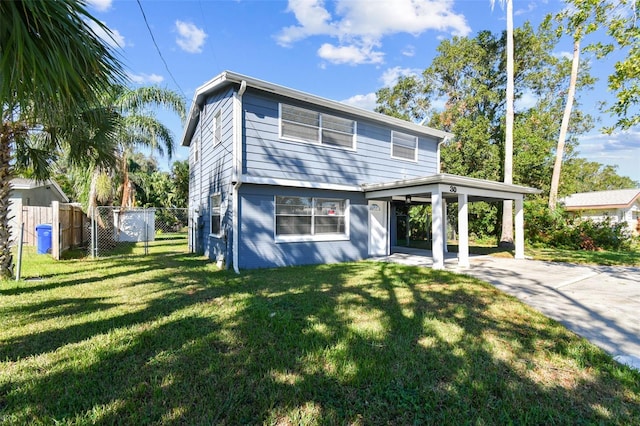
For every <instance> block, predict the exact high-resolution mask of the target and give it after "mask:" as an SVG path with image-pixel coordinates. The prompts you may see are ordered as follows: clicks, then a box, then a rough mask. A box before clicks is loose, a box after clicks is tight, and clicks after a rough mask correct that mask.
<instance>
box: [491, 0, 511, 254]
mask: <svg viewBox="0 0 640 426" xmlns="http://www.w3.org/2000/svg"><path fill="white" fill-rule="evenodd" d="M505 3H506V6H507V93H506V98H507V104H506V112H505V135H504V183H513V115H514V112H513V110H514V105H513V103H514V101H513V97H514V95H513V92H514V84H513V80H514V78H513V74H514V70H513V1H512V0H500V4H501V5H502V6H504V5H505ZM494 4H495V0H491V8H493V6H494ZM500 245H506V246H512V245H513V202H512V201H511V200H507V201H504V202H503V209H502V234H501V236H500Z"/></svg>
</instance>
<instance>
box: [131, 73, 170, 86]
mask: <svg viewBox="0 0 640 426" xmlns="http://www.w3.org/2000/svg"><path fill="white" fill-rule="evenodd" d="M127 76H128V77H129V80H131V81H132V82H134V83H137V84H145V83H152V84H159V83H162V82H163V81H164V77H163V76H161V75H158V74H145V73H140V74H133V73H128V74H127Z"/></svg>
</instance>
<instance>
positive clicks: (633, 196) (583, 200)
mask: <svg viewBox="0 0 640 426" xmlns="http://www.w3.org/2000/svg"><path fill="white" fill-rule="evenodd" d="M638 199H640V189H639V188H635V189H615V190H612V191H595V192H580V193H577V194H572V195H569V196H568V197H565V198H562V199H561V200H560V203H561V204H564V208H565V210H569V211H571V210H603V209H612V208H626V207H630V206H631V205H632V204H633V203H634V202H635V201H636V200H638Z"/></svg>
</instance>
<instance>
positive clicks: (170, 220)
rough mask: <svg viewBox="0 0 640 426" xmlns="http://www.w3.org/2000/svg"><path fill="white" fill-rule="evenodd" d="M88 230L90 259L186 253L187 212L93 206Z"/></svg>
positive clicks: (164, 209) (166, 209)
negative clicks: (178, 251) (164, 252)
mask: <svg viewBox="0 0 640 426" xmlns="http://www.w3.org/2000/svg"><path fill="white" fill-rule="evenodd" d="M88 231H89V235H90V241H89V255H90V256H91V257H106V256H116V255H130V254H141V255H145V254H149V253H151V252H154V253H158V252H161V251H168V252H171V251H177V250H185V251H186V249H187V236H188V210H187V209H178V208H122V207H112V206H108V207H96V208H95V209H94V210H93V212H91V214H90V221H89V230H88Z"/></svg>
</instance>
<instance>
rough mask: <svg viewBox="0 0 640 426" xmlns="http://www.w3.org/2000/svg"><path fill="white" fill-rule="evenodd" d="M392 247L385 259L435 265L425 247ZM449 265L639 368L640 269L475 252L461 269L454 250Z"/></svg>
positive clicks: (447, 266)
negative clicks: (494, 255) (494, 287)
mask: <svg viewBox="0 0 640 426" xmlns="http://www.w3.org/2000/svg"><path fill="white" fill-rule="evenodd" d="M393 249H394V253H393V254H392V255H391V256H388V257H386V258H384V260H387V261H390V262H396V263H402V264H407V265H416V266H431V256H430V254H431V253H430V252H428V251H426V250H416V249H407V248H404V247H394V248H393ZM445 268H446V269H447V270H450V271H453V272H458V273H464V274H467V275H471V276H473V277H476V278H479V279H481V280H483V281H487V282H489V283H491V284H493V285H494V286H496V287H497V288H498V289H500V290H502V291H504V292H505V293H508V294H510V295H512V296H515V297H517V298H518V299H520V300H521V301H523V302H524V303H526V304H528V305H529V306H531V307H532V308H534V309H536V310H538V311H540V312H541V313H543V314H544V315H546V316H548V317H550V318H553V319H555V320H556V321H559V322H561V323H562V324H564V325H565V326H566V327H567V328H569V329H570V330H572V331H573V332H575V333H577V334H579V335H580V336H583V337H585V338H586V339H587V340H589V341H590V342H592V343H593V344H595V345H597V346H599V347H600V348H602V349H604V350H605V351H607V352H608V353H610V354H611V355H613V356H614V357H615V359H616V360H618V361H619V362H621V363H623V364H626V365H629V366H632V367H634V368H637V369H640V268H638V267H625V266H593V265H574V264H568V263H558V262H542V261H535V260H515V259H506V258H498V257H492V256H472V257H471V258H470V267H469V268H464V269H461V268H458V266H457V263H456V254H455V253H448V255H447V256H446V257H445Z"/></svg>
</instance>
